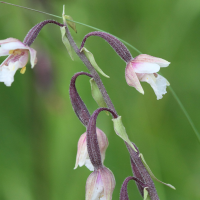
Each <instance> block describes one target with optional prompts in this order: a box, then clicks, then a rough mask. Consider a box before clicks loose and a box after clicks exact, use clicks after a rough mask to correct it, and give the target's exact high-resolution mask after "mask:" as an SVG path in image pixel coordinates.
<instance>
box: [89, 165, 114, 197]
mask: <svg viewBox="0 0 200 200" xmlns="http://www.w3.org/2000/svg"><path fill="white" fill-rule="evenodd" d="M114 188H115V177H114V175H113V173H112V172H111V171H110V170H109V169H108V168H106V167H101V168H99V169H95V171H94V172H92V173H91V174H90V176H89V177H88V179H87V182H86V198H85V199H86V200H111V199H112V193H113V190H114Z"/></svg>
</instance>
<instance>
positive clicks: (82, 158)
mask: <svg viewBox="0 0 200 200" xmlns="http://www.w3.org/2000/svg"><path fill="white" fill-rule="evenodd" d="M96 133H97V140H98V144H99V148H100V152H101V160H102V163H103V161H104V159H105V152H106V149H107V147H108V139H107V137H106V134H105V133H104V132H103V131H102V130H100V129H99V128H96ZM86 136H87V133H86V132H85V133H83V134H82V135H81V137H80V139H79V141H78V150H77V156H76V164H75V167H74V169H76V168H77V167H78V165H79V166H80V167H82V166H83V165H85V166H86V167H87V168H88V169H89V170H90V171H94V167H93V165H92V163H91V161H90V158H89V155H88V151H87V141H86Z"/></svg>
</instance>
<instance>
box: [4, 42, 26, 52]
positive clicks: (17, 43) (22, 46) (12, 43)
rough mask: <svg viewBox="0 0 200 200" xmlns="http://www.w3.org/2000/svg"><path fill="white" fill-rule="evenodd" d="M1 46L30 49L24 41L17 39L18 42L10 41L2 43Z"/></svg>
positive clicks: (12, 48)
mask: <svg viewBox="0 0 200 200" xmlns="http://www.w3.org/2000/svg"><path fill="white" fill-rule="evenodd" d="M1 48H3V49H7V50H15V49H28V47H27V46H26V45H24V43H22V42H20V41H17V42H9V43H5V44H2V45H1Z"/></svg>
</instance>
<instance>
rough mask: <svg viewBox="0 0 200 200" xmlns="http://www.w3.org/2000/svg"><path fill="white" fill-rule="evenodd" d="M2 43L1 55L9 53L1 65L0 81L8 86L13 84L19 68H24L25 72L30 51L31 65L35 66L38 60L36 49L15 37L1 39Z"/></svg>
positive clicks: (0, 43) (22, 71)
mask: <svg viewBox="0 0 200 200" xmlns="http://www.w3.org/2000/svg"><path fill="white" fill-rule="evenodd" d="M0 45H1V47H0V56H7V55H8V57H7V58H6V59H5V60H4V61H3V63H2V64H1V65H0V82H4V84H5V85H6V86H11V84H12V82H13V81H14V75H15V72H16V71H17V70H18V69H19V68H22V70H21V73H24V72H25V70H26V64H27V62H28V58H29V55H28V53H30V56H31V59H30V63H31V67H32V68H33V67H34V65H35V64H36V62H37V58H36V51H35V50H34V49H32V48H30V47H29V46H26V45H25V44H24V43H23V42H21V41H19V40H17V39H15V38H8V39H5V40H0Z"/></svg>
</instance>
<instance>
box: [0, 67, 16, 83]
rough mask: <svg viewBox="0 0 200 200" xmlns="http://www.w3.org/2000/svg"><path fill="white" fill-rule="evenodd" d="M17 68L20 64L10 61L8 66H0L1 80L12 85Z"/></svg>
mask: <svg viewBox="0 0 200 200" xmlns="http://www.w3.org/2000/svg"><path fill="white" fill-rule="evenodd" d="M17 69H18V66H17V65H15V63H10V64H9V65H8V66H6V65H3V66H2V67H1V68H0V82H4V84H5V85H6V86H11V84H12V82H13V81H14V75H15V72H16V71H17Z"/></svg>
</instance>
